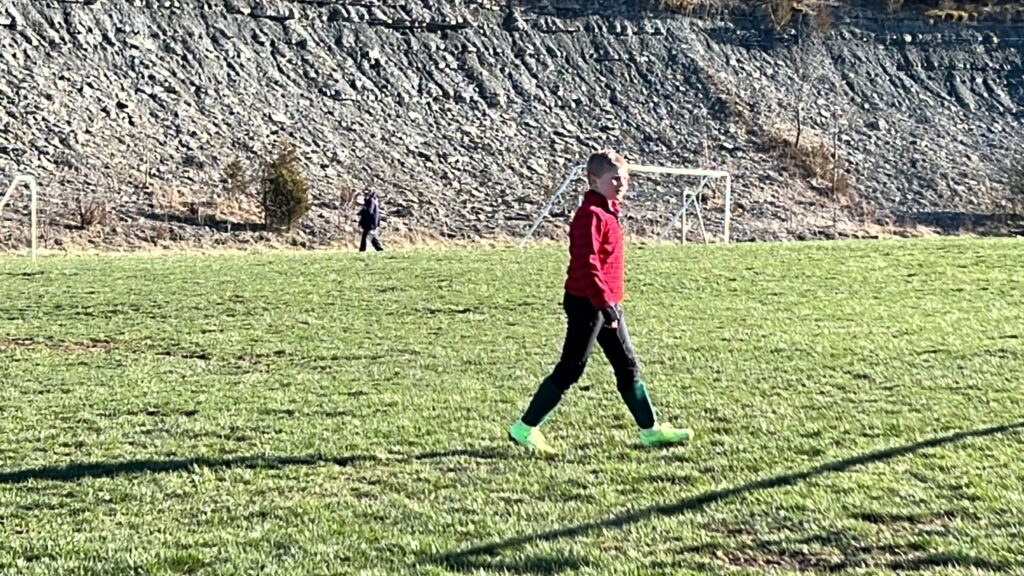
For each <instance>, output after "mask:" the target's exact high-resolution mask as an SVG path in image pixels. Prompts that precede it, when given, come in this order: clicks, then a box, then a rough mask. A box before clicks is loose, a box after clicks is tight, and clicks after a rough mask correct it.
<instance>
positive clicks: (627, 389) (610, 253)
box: [508, 150, 693, 453]
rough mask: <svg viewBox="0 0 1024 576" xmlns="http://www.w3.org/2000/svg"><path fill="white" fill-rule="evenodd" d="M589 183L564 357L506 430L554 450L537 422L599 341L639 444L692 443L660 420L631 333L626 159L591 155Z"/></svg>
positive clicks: (535, 447) (576, 237) (577, 235)
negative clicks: (622, 217) (624, 218)
mask: <svg viewBox="0 0 1024 576" xmlns="http://www.w3.org/2000/svg"><path fill="white" fill-rule="evenodd" d="M587 181H588V184H589V185H590V190H588V191H587V193H586V194H585V195H584V198H583V204H582V205H581V206H580V207H579V209H578V210H577V211H576V214H575V216H573V219H572V223H571V224H570V226H569V267H568V270H567V278H566V281H565V295H564V299H563V301H562V306H563V308H564V310H565V315H566V320H567V329H566V334H565V342H564V344H563V345H562V354H561V359H560V360H559V362H558V364H557V365H556V366H555V368H554V370H553V371H552V372H551V374H550V375H549V376H548V377H547V378H545V379H544V381H543V382H541V385H540V388H539V389H538V390H537V392H536V394H534V396H533V399H532V400H531V402H530V405H529V406H528V407H527V409H526V412H525V413H524V414H523V415H522V417H521V418H520V419H519V421H517V422H516V423H515V424H513V425H512V427H511V428H509V431H508V435H509V438H511V439H512V441H514V442H516V443H518V444H520V445H521V446H523V447H525V448H527V449H529V450H531V451H537V452H542V453H553V452H554V448H552V447H551V445H550V444H548V442H547V440H546V439H545V438H544V435H543V434H542V433H541V431H540V425H541V423H542V422H543V421H544V420H546V419H547V417H548V415H549V414H550V413H551V411H552V410H554V409H555V406H557V405H558V402H559V401H560V400H561V399H562V395H563V394H564V393H565V392H566V391H567V390H568V389H569V388H570V387H571V386H572V385H573V384H575V383H576V382H577V381H578V380H579V379H580V377H581V376H582V375H583V371H584V369H585V368H586V365H587V360H588V358H589V357H590V353H591V351H592V350H593V347H594V343H595V342H596V343H597V344H598V345H599V346H600V347H601V350H602V351H604V355H605V356H606V357H607V358H608V361H609V362H610V363H611V365H612V368H613V369H614V371H615V382H616V386H617V388H618V390H619V394H620V395H621V396H622V400H623V401H624V402H625V404H626V407H627V408H629V411H630V413H631V414H632V415H633V419H634V420H635V421H636V424H637V426H638V427H639V428H640V441H641V443H642V444H644V445H645V446H661V445H669V444H678V443H682V442H687V441H689V440H690V438H691V437H692V436H693V432H692V431H690V430H689V429H685V428H674V427H673V426H671V425H669V424H666V423H658V421H657V416H656V415H655V411H654V407H653V406H652V405H651V401H650V399H649V398H648V396H647V389H646V386H645V384H644V382H643V380H641V379H640V370H639V366H638V363H637V358H636V353H635V352H634V350H633V345H632V343H631V342H630V339H629V333H628V332H627V330H626V319H625V316H624V315H623V310H622V297H623V289H624V282H623V280H624V275H625V274H624V271H625V267H624V246H623V239H622V229H621V228H620V226H619V203H620V202H621V201H622V200H623V198H624V197H625V195H626V190H628V188H629V171H628V166H627V164H626V160H625V158H623V157H622V156H620V155H619V154H618V153H616V152H614V151H611V150H605V151H601V152H597V153H595V154H593V155H592V156H591V157H590V159H589V161H588V162H587Z"/></svg>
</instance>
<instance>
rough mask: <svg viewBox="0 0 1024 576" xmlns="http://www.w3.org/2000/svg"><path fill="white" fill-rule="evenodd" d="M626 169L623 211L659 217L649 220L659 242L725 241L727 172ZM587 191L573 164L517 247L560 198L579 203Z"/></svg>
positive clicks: (729, 180)
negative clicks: (674, 239) (675, 238)
mask: <svg viewBox="0 0 1024 576" xmlns="http://www.w3.org/2000/svg"><path fill="white" fill-rule="evenodd" d="M629 173H630V176H631V178H630V180H631V182H630V190H629V192H628V193H627V195H626V211H627V212H629V211H633V210H635V209H639V210H637V211H642V212H645V213H646V214H647V218H648V219H651V218H654V219H660V221H658V222H654V223H653V224H654V225H655V226H656V229H657V238H658V240H659V241H662V240H665V239H666V238H670V237H673V236H675V235H678V237H679V238H680V240H681V241H682V243H683V244H685V243H686V242H687V241H688V239H690V238H694V237H696V238H695V239H697V240H698V241H703V242H704V243H705V244H709V243H712V242H720V243H723V244H728V243H729V236H730V228H731V224H732V218H731V215H732V175H731V174H730V173H729V172H727V171H724V170H703V169H699V168H675V167H670V166H647V165H642V164H630V165H629ZM637 176H644V177H642V178H638V177H637ZM586 190H587V183H586V165H585V164H581V165H578V166H573V167H572V169H570V170H569V173H568V174H567V175H566V177H565V179H564V180H562V183H561V184H560V185H559V186H558V188H557V189H556V190H555V192H554V193H553V194H552V196H551V198H550V199H549V200H548V202H547V204H545V205H544V207H543V208H541V210H540V212H539V213H538V214H537V215H536V216H535V218H534V220H533V222H532V224H531V225H530V228H529V230H528V231H527V232H526V235H525V236H523V238H522V240H521V241H520V242H519V247H520V248H522V247H523V246H525V245H526V243H527V242H529V241H530V238H532V237H533V236H534V234H535V233H536V232H537V229H538V228H539V227H540V225H541V224H542V223H543V222H544V219H545V218H547V217H548V215H549V214H551V213H552V210H553V209H554V208H555V207H557V206H558V205H559V202H563V203H564V202H565V201H566V200H567V199H569V198H573V199H574V200H575V205H576V206H577V207H578V206H579V205H580V204H581V203H582V201H583V194H585V193H586ZM670 214H671V215H670Z"/></svg>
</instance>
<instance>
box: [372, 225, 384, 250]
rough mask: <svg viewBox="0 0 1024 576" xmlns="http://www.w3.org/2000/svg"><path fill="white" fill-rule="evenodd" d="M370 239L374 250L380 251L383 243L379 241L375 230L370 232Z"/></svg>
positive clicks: (382, 248)
mask: <svg viewBox="0 0 1024 576" xmlns="http://www.w3.org/2000/svg"><path fill="white" fill-rule="evenodd" d="M370 239H371V241H372V243H373V248H374V250H376V251H377V252H382V251H383V250H384V244H382V243H381V241H380V237H379V236H377V231H376V230H373V231H372V232H370Z"/></svg>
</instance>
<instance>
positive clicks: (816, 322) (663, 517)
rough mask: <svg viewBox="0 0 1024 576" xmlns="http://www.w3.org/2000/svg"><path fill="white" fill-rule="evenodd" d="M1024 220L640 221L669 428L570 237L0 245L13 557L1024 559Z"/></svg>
mask: <svg viewBox="0 0 1024 576" xmlns="http://www.w3.org/2000/svg"><path fill="white" fill-rule="evenodd" d="M1022 249H1024V244H1022V243H1021V242H1020V241H1016V240H1007V239H992V240H979V239H938V240H916V241H905V240H898V241H897V240H893V241H861V242H835V243H804V244H786V245H780V244H747V245H732V246H699V245H696V246H687V247H670V246H664V247H631V248H630V249H629V255H628V275H627V283H626V289H627V301H626V314H627V318H628V320H629V322H630V324H629V328H630V333H631V335H632V337H633V340H634V343H635V345H636V347H637V351H638V353H639V356H640V361H641V365H642V370H643V373H644V376H645V379H646V380H647V381H648V384H649V387H650V391H651V394H652V397H653V399H654V402H655V405H656V407H657V409H658V412H659V415H660V416H661V417H662V418H663V419H665V420H668V421H671V422H672V423H674V424H677V425H687V426H692V427H693V428H694V430H695V432H696V434H697V437H696V439H695V441H694V442H693V443H692V444H691V445H690V446H688V447H684V448H673V449H666V450H644V449H641V448H640V446H639V441H638V438H637V436H636V434H635V430H634V427H633V423H632V420H631V418H630V416H629V414H628V412H627V411H626V409H625V407H624V406H623V405H622V403H621V400H620V399H619V396H618V394H617V392H616V390H615V384H614V381H613V377H612V374H611V370H610V369H609V367H608V364H607V363H606V361H605V360H604V358H603V357H602V356H601V355H600V353H599V352H598V354H597V355H595V356H594V357H593V359H592V362H591V364H590V366H589V368H588V370H587V373H586V375H585V376H584V379H583V381H582V382H580V384H579V385H578V386H577V387H576V388H574V389H573V390H572V391H571V392H570V393H569V394H568V395H567V397H566V399H565V401H563V403H562V405H561V406H559V408H558V409H557V410H556V412H555V413H554V415H553V417H552V419H551V421H550V422H549V423H548V424H546V425H545V432H546V434H547V435H548V438H549V439H550V440H551V441H552V443H553V444H554V445H555V447H556V448H558V449H559V450H560V451H561V454H560V455H559V456H558V457H556V458H554V459H550V460H544V459H540V458H534V457H530V456H527V455H525V454H523V453H522V452H521V451H519V450H517V449H516V447H514V446H513V445H512V444H510V443H509V442H508V440H507V439H506V437H505V430H506V428H507V427H508V425H509V424H510V423H511V422H512V421H513V420H514V419H515V418H517V417H518V416H519V414H520V412H521V410H522V409H523V408H524V407H525V404H526V402H527V401H528V399H529V396H530V395H531V394H532V393H533V391H534V390H535V389H536V386H537V384H538V383H539V382H540V379H541V378H543V377H544V376H545V375H546V373H547V372H548V371H549V370H550V368H551V367H552V366H553V363H554V362H555V361H556V359H557V355H558V351H559V349H560V346H561V339H562V337H563V330H564V321H563V316H562V311H561V308H560V298H561V286H562V282H563V281H564V273H565V264H566V262H567V253H566V251H565V248H564V247H534V248H529V249H527V250H525V251H522V252H521V251H519V250H517V249H502V248H491V249H480V250H473V249H468V248H457V249H447V250H438V251H426V250H422V251H419V250H410V251H395V252H385V253H382V254H363V255H360V254H357V253H281V254H250V255H241V254H238V255H214V256H209V255H208V256H186V255H162V256H124V257H115V256H88V257H86V256H81V257H47V258H42V259H40V261H39V262H38V263H36V264H33V263H32V262H31V261H30V260H28V259H27V258H24V257H13V256H6V257H2V258H0V286H2V290H3V294H2V299H0V319H2V322H0V381H2V382H3V386H0V414H2V418H0V518H2V521H0V574H4V575H7V574H10V575H14V574H17V575H22V574H26V575H35V574H211V575H212V574H218V575H219V574H243V573H244V574H257V573H258V574H281V575H284V574H288V575H309V574H368V575H369V574H374V575H376V574H427V575H431V574H435V575H439V574H487V575H495V574H545V575H546V574H567V575H568V574H635V575H641V574H643V575H647V574H709V573H710V574H751V575H753V574H763V573H765V572H766V571H769V570H773V571H776V573H780V574H785V573H798V572H799V573H832V574H834V573H840V574H845V573H849V574H854V573H856V574H895V573H905V572H908V571H910V572H918V571H920V572H925V571H930V572H933V573H935V574H965V575H966V574H978V573H1003V574H1011V573H1016V574H1020V573H1024V463H1022V460H1021V454H1022V451H1024V293H1022V288H1024V268H1022V263H1024V258H1022V256H1024V251H1022Z"/></svg>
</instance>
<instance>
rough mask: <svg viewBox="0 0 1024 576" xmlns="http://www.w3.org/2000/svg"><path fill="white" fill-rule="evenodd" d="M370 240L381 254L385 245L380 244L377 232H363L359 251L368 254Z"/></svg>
mask: <svg viewBox="0 0 1024 576" xmlns="http://www.w3.org/2000/svg"><path fill="white" fill-rule="evenodd" d="M367 239H369V240H370V243H372V244H373V247H374V248H375V249H376V250H377V252H380V251H381V250H383V249H384V245H383V244H381V243H380V238H378V237H377V231H376V230H363V239H362V240H361V241H360V242H359V251H360V252H366V240H367Z"/></svg>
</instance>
